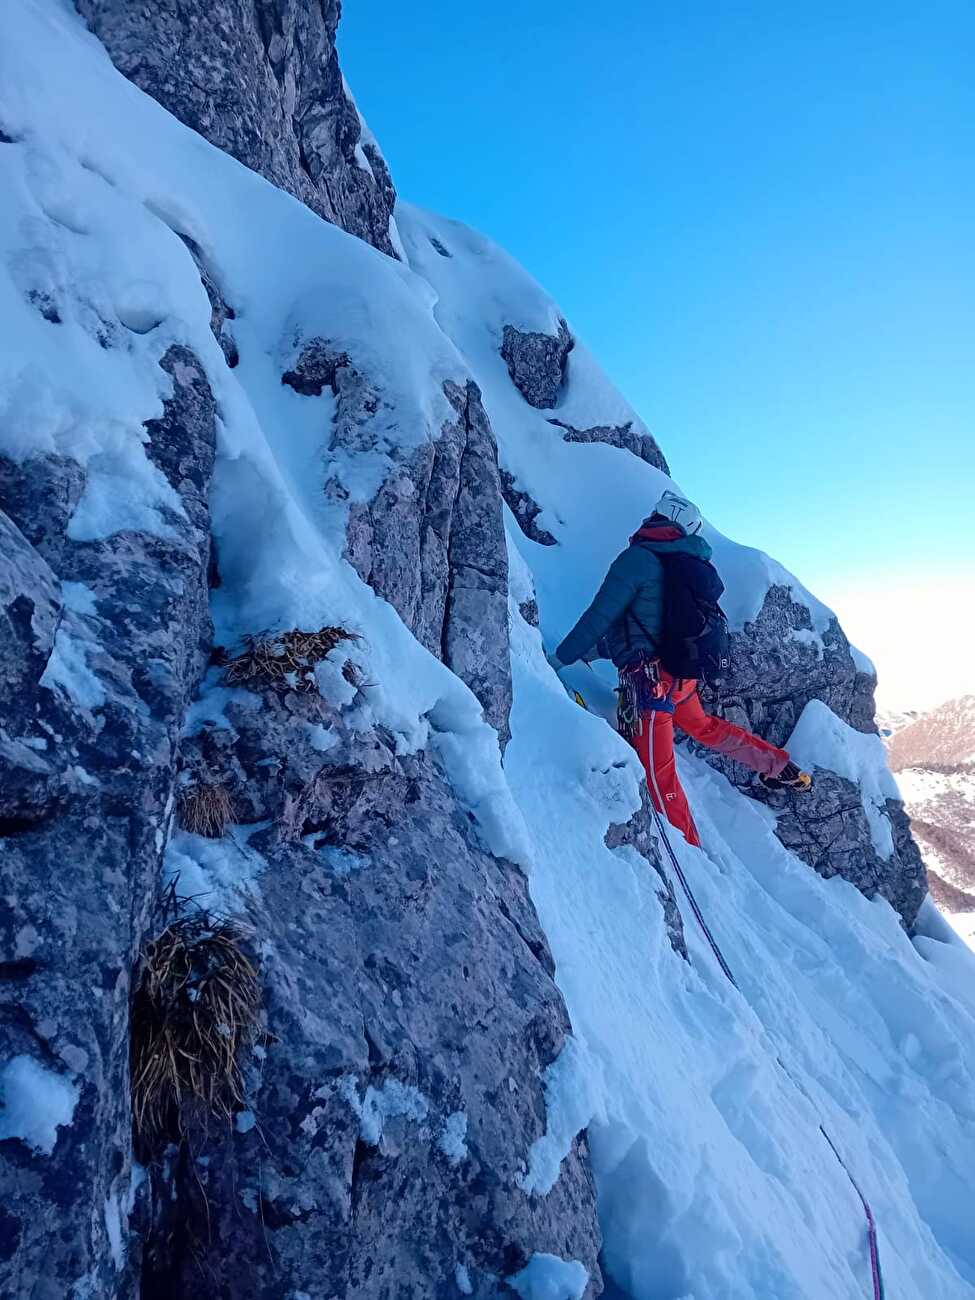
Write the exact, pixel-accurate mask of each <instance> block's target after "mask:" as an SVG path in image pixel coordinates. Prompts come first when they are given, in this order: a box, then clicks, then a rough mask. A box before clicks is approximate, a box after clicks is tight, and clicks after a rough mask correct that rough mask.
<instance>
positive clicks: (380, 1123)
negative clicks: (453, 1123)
mask: <svg viewBox="0 0 975 1300" xmlns="http://www.w3.org/2000/svg"><path fill="white" fill-rule="evenodd" d="M358 1083H359V1080H358V1078H357V1077H356V1076H355V1075H347V1076H346V1077H345V1078H344V1079H343V1080H342V1081H341V1084H340V1091H341V1094H342V1096H343V1097H344V1098H345V1100H346V1101H347V1102H348V1103H349V1105H350V1106H351V1107H352V1109H353V1110H354V1111H355V1113H356V1114H357V1115H358V1117H359V1133H360V1135H361V1137H362V1140H363V1141H364V1142H368V1143H369V1145H370V1146H378V1145H379V1143H380V1142H381V1141H382V1136H383V1129H384V1128H385V1127H386V1124H387V1123H388V1121H389V1120H391V1119H398V1118H400V1117H402V1118H405V1119H408V1120H414V1121H416V1122H419V1121H421V1120H424V1119H426V1117H427V1115H428V1113H429V1110H430V1107H429V1105H428V1103H427V1099H426V1098H425V1097H424V1096H423V1094H422V1093H421V1092H420V1091H419V1090H418V1089H417V1088H414V1087H413V1086H412V1084H408V1083H402V1082H401V1081H400V1080H399V1079H386V1080H385V1081H384V1082H383V1086H382V1087H381V1088H374V1087H373V1086H372V1084H369V1085H368V1086H367V1088H366V1091H365V1093H364V1095H363V1096H362V1098H361V1100H360V1098H359V1091H358Z"/></svg>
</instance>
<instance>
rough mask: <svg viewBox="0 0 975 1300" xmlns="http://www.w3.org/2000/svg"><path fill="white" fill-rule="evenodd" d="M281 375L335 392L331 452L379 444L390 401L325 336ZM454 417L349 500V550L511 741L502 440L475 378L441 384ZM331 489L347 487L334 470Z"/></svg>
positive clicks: (394, 457) (294, 383)
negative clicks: (374, 487)
mask: <svg viewBox="0 0 975 1300" xmlns="http://www.w3.org/2000/svg"><path fill="white" fill-rule="evenodd" d="M296 351H297V356H296V358H295V361H294V364H293V366H292V367H291V368H290V369H289V370H287V371H285V373H284V375H283V377H282V382H283V383H286V384H289V385H290V386H291V387H292V388H294V389H295V390H296V391H297V392H299V393H303V394H305V395H306V396H309V397H314V396H317V395H320V394H321V393H322V392H323V391H324V390H325V389H326V388H328V389H330V390H331V391H332V392H333V393H334V394H335V396H336V397H337V412H336V418H335V423H334V428H333V431H332V441H331V451H332V453H333V455H334V454H335V453H337V452H346V453H348V454H349V455H355V454H357V453H361V452H363V451H367V450H374V449H376V447H377V444H378V443H379V441H380V439H381V437H382V435H381V432H377V428H378V429H381V427H382V416H383V404H382V399H381V398H380V397H379V395H378V394H377V393H376V392H375V391H374V390H373V389H372V388H371V386H370V384H369V382H368V378H367V377H366V376H363V375H361V374H359V372H358V371H357V370H355V368H354V367H353V366H352V365H351V364H350V362H349V358H348V357H347V356H346V355H345V354H344V353H339V352H336V351H335V349H334V348H332V346H331V345H330V344H329V343H328V341H327V340H324V339H311V340H308V341H307V342H299V344H298V345H297V348H296ZM444 392H445V394H446V396H447V399H448V401H449V402H450V404H451V406H452V408H453V410H454V412H455V415H456V418H455V419H453V420H448V421H446V422H445V424H444V426H443V428H442V429H441V430H440V433H439V436H438V437H437V438H435V439H430V440H429V441H428V442H425V443H424V444H423V445H422V446H421V447H420V448H419V449H417V450H416V451H413V452H411V453H409V454H407V455H404V454H403V453H402V452H401V451H399V449H398V448H396V447H395V446H390V447H388V448H384V450H387V452H388V454H389V456H390V458H391V461H392V468H391V469H390V471H389V472H388V474H387V475H386V478H385V480H384V482H383V484H382V486H381V487H380V489H379V491H378V492H377V493H376V495H375V496H374V497H373V499H372V500H371V501H369V502H367V503H362V502H354V503H352V504H351V505H350V507H349V518H348V526H347V530H346V554H347V557H348V559H349V560H350V561H351V563H352V564H353V565H354V566H355V568H356V570H357V572H358V573H359V574H360V576H361V577H362V579H363V580H364V581H365V582H368V583H369V585H370V586H371V587H372V588H373V590H374V591H376V592H377V594H378V595H380V596H382V597H383V598H384V599H385V600H388V601H389V603H390V604H391V605H392V606H393V607H394V609H396V611H397V612H398V613H399V615H400V617H401V618H402V619H403V621H404V623H406V625H407V627H409V628H410V630H411V631H412V632H413V633H414V635H415V636H416V637H417V639H418V640H419V641H420V642H422V644H423V645H425V646H426V647H427V649H428V650H430V651H432V652H433V653H434V654H435V655H437V656H438V658H440V659H442V660H443V662H444V663H445V664H447V666H448V667H449V668H451V669H452V670H453V671H454V672H456V673H457V675H458V676H459V677H460V678H461V679H462V680H463V681H465V682H466V683H467V685H468V686H470V688H471V690H472V691H473V692H474V694H475V695H476V696H477V698H478V699H479V700H480V702H481V705H482V706H483V708H484V714H485V717H486V718H487V719H488V721H489V722H490V723H491V725H492V726H493V727H494V728H495V729H496V730H497V731H498V734H499V736H500V737H501V742H502V745H503V744H505V743H506V742H507V739H508V735H509V732H508V714H509V712H510V709H511V664H510V658H509V654H508V605H507V602H508V552H507V546H506V543H505V537H504V524H503V521H502V517H501V486H500V480H499V474H498V462H497V448H496V445H495V441H494V434H493V432H492V430H491V425H490V423H489V421H488V418H487V414H486V413H485V410H484V407H483V405H482V403H481V394H480V392H479V390H478V388H477V385H476V384H474V383H473V382H468V383H467V384H466V386H464V387H461V386H460V385H458V384H453V383H450V382H448V383H446V384H445V386H444ZM325 491H326V492H327V493H328V494H329V495H331V496H333V497H338V498H342V497H343V496H344V494H345V489H344V487H343V484H342V481H341V478H340V476H339V475H338V474H337V475H336V476H334V477H333V478H332V480H331V481H330V482H329V483H328V484H327V485H325Z"/></svg>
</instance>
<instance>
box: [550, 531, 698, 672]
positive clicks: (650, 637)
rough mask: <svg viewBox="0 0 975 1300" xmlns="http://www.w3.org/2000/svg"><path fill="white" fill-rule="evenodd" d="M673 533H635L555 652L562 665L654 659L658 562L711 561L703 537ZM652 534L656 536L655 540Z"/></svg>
mask: <svg viewBox="0 0 975 1300" xmlns="http://www.w3.org/2000/svg"><path fill="white" fill-rule="evenodd" d="M674 531H675V530H674V529H673V528H667V527H664V528H658V529H653V528H646V527H644V528H643V529H641V530H640V532H639V533H637V534H635V536H634V539H633V541H632V543H631V544H630V545H629V546H628V547H627V548H626V550H625V551H623V552H622V554H620V555H618V556H617V557H616V559H615V560H614V561H613V563H612V564H611V565H610V567H609V572H608V573H607V574H606V577H605V578H604V580H603V585H602V586H601V587H600V588H599V590H598V591H597V592H596V595H595V597H594V598H593V602H592V604H591V605H590V606H589V608H588V609H587V610H586V612H585V613H584V614H583V615H582V617H581V618H580V619H579V621H578V623H576V625H575V627H574V628H573V629H572V631H571V632H570V633H569V635H568V636H567V637H566V638H565V640H564V641H563V642H562V644H561V645H560V646H559V648H558V649H557V650H556V652H555V653H556V654H557V655H558V657H559V658H560V659H561V660H562V662H563V663H564V664H572V663H575V661H576V660H577V659H583V658H587V657H588V658H597V659H606V658H608V659H612V661H613V663H614V664H615V665H616V667H617V668H624V667H625V666H626V665H627V664H628V663H632V662H633V660H634V659H636V658H637V657H638V656H640V655H646V656H648V657H650V658H652V657H653V656H654V655H656V653H657V638H658V637H659V635H660V629H661V626H662V624H663V615H664V566H663V564H661V562H660V559H659V558H658V557H659V556H661V555H667V554H674V553H675V552H682V553H684V554H689V555H696V556H698V557H699V558H700V559H702V560H710V558H711V547H710V546H709V545H708V543H707V542H706V541H705V540H704V538H703V537H683V536H678V537H674V536H673V533H674ZM655 532H656V533H657V534H658V535H659V536H657V537H654V536H653V534H654V533H655ZM593 650H595V651H596V653H595V655H593V654H592V653H591V652H592V651H593Z"/></svg>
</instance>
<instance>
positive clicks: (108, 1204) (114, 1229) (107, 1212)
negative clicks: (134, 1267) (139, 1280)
mask: <svg viewBox="0 0 975 1300" xmlns="http://www.w3.org/2000/svg"><path fill="white" fill-rule="evenodd" d="M104 1216H105V1231H106V1233H107V1234H108V1248H109V1250H110V1251H111V1252H112V1263H113V1264H114V1265H115V1268H116V1271H118V1270H120V1269H121V1268H122V1267H123V1265H124V1264H125V1245H124V1243H123V1239H122V1213H121V1210H120V1208H119V1203H118V1197H117V1196H116V1194H115V1192H112V1193H111V1194H110V1195H109V1196H106V1197H105V1206H104Z"/></svg>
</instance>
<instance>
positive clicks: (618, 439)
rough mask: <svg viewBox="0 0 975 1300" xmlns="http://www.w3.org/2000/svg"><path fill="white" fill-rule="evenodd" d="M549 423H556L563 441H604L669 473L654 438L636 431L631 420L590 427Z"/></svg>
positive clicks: (560, 422) (557, 422) (551, 421)
mask: <svg viewBox="0 0 975 1300" xmlns="http://www.w3.org/2000/svg"><path fill="white" fill-rule="evenodd" d="M549 424H554V425H557V426H558V428H560V429H562V430H563V433H562V438H563V439H564V441H565V442H604V443H605V444H606V446H607V447H619V448H621V449H622V450H623V451H629V452H632V454H633V455H634V456H636V457H637V459H638V460H642V461H646V463H647V464H648V465H652V466H653V467H654V468H655V469H662V470H663V472H664V473H665V474H669V473H670V469H669V467H668V465H667V461H666V460H665V458H664V454H663V452H662V451H661V450H660V448H659V447H658V446H657V440H656V438H654V437H653V436H652V435H651V434H649V433H637V431H636V430H635V429H634V428H633V421H632V420H627V422H626V423H625V424H597V425H594V426H593V427H592V428H591V429H574V428H573V427H572V425H571V424H566V423H565V422H564V421H563V420H554V419H550V420H549Z"/></svg>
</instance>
